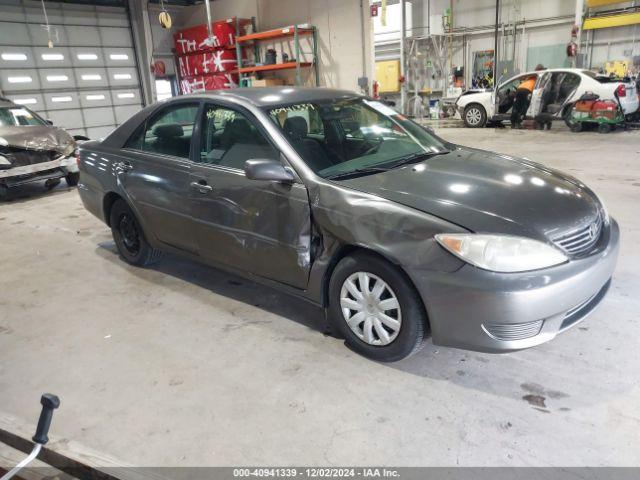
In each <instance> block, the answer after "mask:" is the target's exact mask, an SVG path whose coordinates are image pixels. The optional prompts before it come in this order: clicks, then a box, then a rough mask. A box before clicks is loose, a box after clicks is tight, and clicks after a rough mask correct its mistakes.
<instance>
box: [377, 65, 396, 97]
mask: <svg viewBox="0 0 640 480" xmlns="http://www.w3.org/2000/svg"><path fill="white" fill-rule="evenodd" d="M376 80H377V81H378V85H379V87H378V91H379V92H380V93H397V92H399V91H400V60H381V61H379V62H376Z"/></svg>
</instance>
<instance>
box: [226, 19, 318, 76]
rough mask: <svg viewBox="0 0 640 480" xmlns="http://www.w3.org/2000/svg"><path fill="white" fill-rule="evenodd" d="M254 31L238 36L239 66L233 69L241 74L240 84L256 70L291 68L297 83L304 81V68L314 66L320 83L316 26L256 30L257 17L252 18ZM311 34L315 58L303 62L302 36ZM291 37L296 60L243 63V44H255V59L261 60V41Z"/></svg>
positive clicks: (237, 52)
mask: <svg viewBox="0 0 640 480" xmlns="http://www.w3.org/2000/svg"><path fill="white" fill-rule="evenodd" d="M252 22H253V26H254V29H253V30H254V33H250V34H248V35H242V36H238V37H236V54H237V55H236V56H237V57H238V68H237V69H235V70H233V71H232V73H237V74H238V75H239V76H240V82H239V84H240V86H242V85H243V82H242V79H243V78H244V77H245V75H246V74H248V73H256V72H273V71H277V70H291V69H295V71H296V85H300V84H301V83H302V69H303V68H309V67H313V69H314V73H315V83H316V86H317V85H319V83H320V72H319V71H318V33H317V30H316V27H314V26H310V27H299V26H298V25H291V26H288V27H282V28H276V29H273V30H267V31H264V32H256V31H255V18H252ZM306 36H311V39H312V43H313V59H312V61H311V62H303V61H301V59H300V55H301V53H302V50H301V48H300V37H306ZM286 38H291V39H292V40H293V44H294V49H295V56H296V58H295V61H292V62H285V63H272V64H268V65H264V64H263V65H255V64H254V65H247V66H243V65H242V48H243V46H246V45H249V44H253V48H254V59H255V60H254V61H255V63H256V64H257V63H259V62H260V58H261V57H260V45H259V43H260V42H261V41H265V40H278V39H286Z"/></svg>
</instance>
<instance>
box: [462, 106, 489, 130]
mask: <svg viewBox="0 0 640 480" xmlns="http://www.w3.org/2000/svg"><path fill="white" fill-rule="evenodd" d="M463 120H464V124H465V125H466V126H467V127H469V128H480V127H484V126H485V125H486V124H487V111H486V110H485V109H484V107H483V106H482V105H480V104H477V103H472V104H471V105H467V106H466V107H465V109H464V117H463Z"/></svg>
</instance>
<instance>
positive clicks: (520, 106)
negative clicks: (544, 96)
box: [511, 75, 538, 128]
mask: <svg viewBox="0 0 640 480" xmlns="http://www.w3.org/2000/svg"><path fill="white" fill-rule="evenodd" d="M537 79H538V77H537V75H531V76H529V77H527V78H526V79H525V80H524V81H522V83H520V85H518V88H517V89H516V98H515V101H514V102H513V108H512V109H511V128H522V120H523V118H524V116H525V115H526V113H527V110H528V109H529V104H530V103H531V94H532V93H533V88H534V87H535V86H536V81H537Z"/></svg>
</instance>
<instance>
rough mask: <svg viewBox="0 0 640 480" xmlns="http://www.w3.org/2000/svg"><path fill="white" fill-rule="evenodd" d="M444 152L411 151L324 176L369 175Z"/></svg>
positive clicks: (343, 177)
mask: <svg viewBox="0 0 640 480" xmlns="http://www.w3.org/2000/svg"><path fill="white" fill-rule="evenodd" d="M445 153H449V150H441V151H438V152H418V153H412V154H410V155H407V156H405V157H401V158H400V159H398V160H394V161H393V162H389V163H384V164H381V165H377V166H371V167H365V168H356V169H355V170H349V171H348V172H340V173H335V174H333V175H329V176H328V177H324V178H326V179H327V180H340V179H345V178H350V177H359V176H363V175H371V174H374V173H381V172H388V171H389V170H392V169H394V168H398V167H401V166H402V165H407V164H409V163H415V162H419V161H421V160H425V159H427V158H431V157H435V156H436V155H444V154H445Z"/></svg>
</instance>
